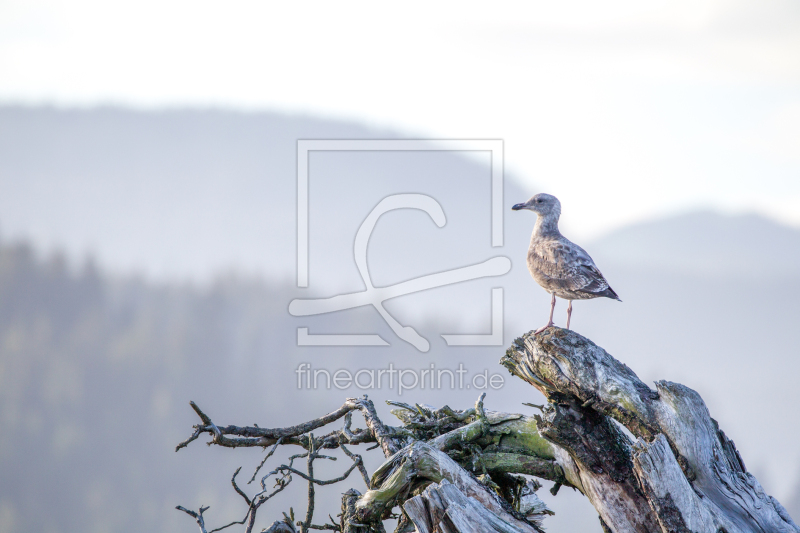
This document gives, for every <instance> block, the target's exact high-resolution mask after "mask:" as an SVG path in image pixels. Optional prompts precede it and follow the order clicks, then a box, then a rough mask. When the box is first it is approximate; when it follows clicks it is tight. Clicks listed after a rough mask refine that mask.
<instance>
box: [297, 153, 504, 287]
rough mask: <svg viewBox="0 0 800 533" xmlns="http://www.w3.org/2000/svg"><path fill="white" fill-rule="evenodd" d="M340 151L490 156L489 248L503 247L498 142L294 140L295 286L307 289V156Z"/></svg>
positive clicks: (501, 181)
mask: <svg viewBox="0 0 800 533" xmlns="http://www.w3.org/2000/svg"><path fill="white" fill-rule="evenodd" d="M314 150H319V151H342V152H366V151H396V152H431V151H452V152H458V151H461V152H463V151H469V152H490V153H491V179H492V199H491V206H492V207H491V210H492V247H493V248H496V247H498V246H503V141H502V139H447V140H444V139H436V140H412V139H298V140H297V286H298V287H299V288H306V287H308V270H309V265H308V261H309V258H308V246H309V244H308V156H309V152H312V151H314Z"/></svg>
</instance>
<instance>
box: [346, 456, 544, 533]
mask: <svg viewBox="0 0 800 533" xmlns="http://www.w3.org/2000/svg"><path fill="white" fill-rule="evenodd" d="M443 480H445V481H447V482H448V483H449V484H451V485H452V487H453V488H454V489H457V490H458V491H460V493H461V494H463V495H464V496H465V497H466V498H469V499H470V501H472V502H474V503H475V504H476V505H479V506H480V507H481V508H483V509H485V510H487V512H488V513H490V514H491V515H492V516H493V517H494V518H492V520H493V521H498V523H500V522H502V523H504V524H507V528H509V529H508V531H524V532H534V531H537V529H536V528H535V527H534V526H533V525H532V524H529V523H527V522H525V521H524V520H523V519H521V518H518V517H516V516H514V515H513V514H512V513H513V510H512V509H510V507H509V505H508V503H507V502H504V501H503V500H502V499H501V498H500V497H499V496H498V495H497V494H495V493H494V492H493V491H491V490H489V489H488V488H487V487H486V486H484V485H482V484H481V483H480V482H479V481H478V480H477V479H475V477H474V476H472V475H470V474H469V472H467V471H466V470H464V469H463V468H462V467H461V466H459V465H458V463H456V462H455V461H453V460H452V459H451V458H450V457H448V456H447V454H445V453H443V452H441V451H439V450H437V449H435V448H433V447H432V446H430V445H428V444H426V443H424V442H419V441H417V442H414V443H412V444H410V445H409V446H406V447H405V448H403V449H402V450H400V451H399V452H398V453H397V454H395V455H394V456H392V457H391V458H389V459H388V460H387V461H386V462H385V463H384V464H383V465H381V466H380V467H378V469H377V470H376V471H375V473H374V474H373V476H372V481H371V486H372V487H374V488H373V489H370V490H369V491H367V492H366V494H364V496H362V497H361V498H360V499H359V500H358V502H357V503H356V515H357V517H358V519H359V520H360V521H363V522H370V521H374V520H375V519H376V518H377V517H380V516H382V515H383V513H384V512H385V511H386V509H387V508H389V509H390V508H391V507H392V506H394V505H397V504H400V503H402V502H404V501H406V500H407V499H409V497H410V495H411V494H412V492H413V491H414V490H415V489H417V488H420V487H424V486H427V485H430V484H431V483H434V484H436V483H440V482H442V481H443ZM442 494H447V495H449V496H450V497H452V498H456V496H454V494H455V493H453V492H452V491H451V489H446V491H445V492H444V493H442ZM453 501H457V503H459V501H458V500H453ZM444 508H445V509H447V508H448V506H447V505H445V507H444ZM406 512H409V511H408V510H406ZM454 513H455V511H454ZM412 519H413V517H412ZM454 519H455V518H454ZM415 523H416V522H415ZM417 527H419V524H417ZM452 527H457V525H456V524H455V523H454V524H452ZM456 531H460V530H458V529H456ZM477 531H480V529H478V530H477ZM489 531H492V530H489ZM497 531H504V530H500V529H498V530H497Z"/></svg>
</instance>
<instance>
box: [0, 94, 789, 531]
mask: <svg viewBox="0 0 800 533" xmlns="http://www.w3.org/2000/svg"><path fill="white" fill-rule="evenodd" d="M399 137H400V134H399V133H398V132H393V131H388V130H375V129H370V128H366V127H363V126H360V125H358V124H357V123H353V122H349V123H347V122H339V121H332V120H323V119H316V118H312V117H308V116H294V115H286V114H276V113H237V112H230V111H218V110H204V111H200V110H175V111H164V112H136V111H130V110H123V109H119V108H103V109H95V110H83V111H80V110H71V111H70V110H56V109H53V108H24V107H4V108H2V109H0V187H2V190H3V195H2V197H0V213H2V230H0V350H2V351H0V354H1V355H2V359H0V361H1V362H2V366H0V395H1V396H0V397H1V398H2V404H1V405H2V410H1V411H0V415H1V416H2V423H3V426H4V427H5V428H6V430H5V431H4V432H3V433H2V437H0V479H2V480H3V483H2V485H0V501H1V502H2V503H0V530H2V531H4V532H5V531H9V532H10V531H24V530H32V529H38V530H43V531H75V530H86V531H98V532H100V531H133V530H143V529H144V530H148V531H187V532H188V531H192V530H193V529H194V528H195V527H196V526H195V525H194V523H193V522H192V521H191V519H189V518H187V517H185V516H184V515H182V513H179V512H177V511H175V510H174V506H175V505H178V504H181V505H184V506H189V507H199V506H200V505H201V504H202V505H211V511H209V513H208V514H207V517H208V520H209V521H210V523H211V524H216V525H220V524H222V523H226V521H228V520H232V519H235V518H239V515H240V514H242V512H243V508H242V504H241V501H239V497H238V496H236V495H235V494H234V493H233V491H232V490H231V489H230V485H229V482H228V481H229V479H230V475H231V474H232V472H233V471H234V470H235V469H236V468H237V467H238V466H243V467H244V468H243V473H247V472H248V471H249V472H251V471H252V469H253V468H255V466H256V465H257V464H258V462H259V460H260V457H261V453H260V450H236V451H231V450H227V449H216V448H207V447H205V446H203V445H202V444H200V443H194V444H193V445H191V446H190V447H189V448H188V449H185V450H182V451H181V452H180V453H178V454H176V453H174V451H173V450H174V446H175V445H176V444H177V443H178V442H180V441H181V440H183V439H185V438H186V437H188V436H189V434H190V433H191V425H192V424H194V423H196V420H195V415H194V413H193V412H192V411H191V409H190V408H189V406H188V401H189V400H194V401H196V402H197V403H198V404H199V405H200V406H201V407H202V408H204V409H205V410H206V412H207V413H209V415H210V416H212V417H213V419H214V420H215V421H216V422H217V423H224V424H228V423H232V424H237V425H246V424H252V423H257V424H259V425H261V426H270V427H277V426H284V425H291V424H294V423H297V422H299V421H301V420H306V419H311V418H315V417H317V416H319V415H321V414H323V413H327V412H329V411H331V410H333V409H335V408H336V407H338V406H339V405H341V403H342V401H343V399H344V398H345V397H347V396H353V395H360V394H362V393H364V392H366V393H368V394H369V395H370V397H371V398H373V399H374V400H375V401H376V404H377V405H378V408H379V410H380V411H381V413H382V415H383V416H384V417H386V418H385V419H386V420H387V421H389V422H390V423H391V420H393V418H392V415H390V414H389V413H388V409H387V406H385V405H384V404H383V401H384V400H403V401H415V402H419V403H428V404H432V405H436V406H440V405H443V404H445V403H447V404H449V405H451V406H454V407H458V408H466V407H467V406H469V405H471V404H472V403H473V402H474V401H475V397H476V395H477V394H476V393H475V392H474V391H469V390H459V389H456V390H452V391H451V390H449V389H446V388H445V390H421V389H417V390H413V391H406V392H405V393H404V395H403V396H402V397H398V395H397V391H396V390H368V391H361V390H359V389H357V388H356V387H351V388H350V389H349V390H346V391H340V390H336V389H335V388H334V389H331V390H326V389H318V390H307V389H303V390H298V388H297V380H296V374H295V369H296V368H297V367H298V365H299V364H300V363H301V362H308V363H310V364H312V365H313V367H315V368H327V369H329V370H330V371H333V370H336V369H339V368H349V369H359V368H373V369H377V368H385V367H386V366H387V365H388V363H389V362H391V363H393V364H394V365H395V367H397V368H414V369H416V368H426V367H427V366H428V365H429V364H430V363H434V364H435V365H436V366H437V367H438V368H456V367H457V364H458V363H463V364H464V366H465V368H467V369H469V370H470V372H471V373H478V372H482V371H483V370H484V369H488V370H489V372H490V373H496V372H501V373H502V374H503V375H504V376H506V377H507V380H506V382H505V385H504V387H503V388H502V389H501V390H499V391H494V390H489V391H488V397H487V403H488V406H489V407H490V408H491V409H497V410H505V411H513V412H528V411H530V409H529V408H527V407H525V406H523V405H522V403H523V402H533V403H537V402H540V401H543V398H542V397H541V396H539V394H538V393H537V392H536V391H535V390H533V389H531V387H529V386H527V385H525V384H524V383H522V382H521V381H520V380H513V379H511V377H510V376H508V374H506V373H505V371H504V370H503V369H501V367H500V366H499V365H498V364H497V362H498V360H499V359H500V357H501V356H502V354H503V352H504V350H505V347H506V346H507V345H508V344H509V343H510V342H511V341H512V340H513V338H514V337H516V336H518V335H520V334H522V333H524V332H525V331H528V330H529V329H532V328H535V327H538V326H540V325H542V324H543V323H544V322H545V321H546V316H547V311H548V303H549V297H548V295H547V294H546V293H545V292H544V291H543V290H541V288H539V287H538V286H537V285H536V284H535V283H534V282H533V280H532V279H530V276H529V274H528V272H527V269H526V266H525V260H524V258H525V253H526V250H527V244H528V240H529V238H530V232H531V229H532V226H533V223H534V218H535V217H534V216H533V215H532V214H531V213H527V212H522V213H519V212H512V211H511V210H510V206H511V205H513V204H514V203H517V202H518V201H520V200H524V199H526V198H527V197H528V196H529V195H530V194H532V192H535V190H536V189H535V190H534V191H532V190H530V187H528V186H522V185H521V184H520V183H519V181H518V179H517V178H515V176H514V175H513V174H509V173H506V176H505V191H504V200H503V205H504V208H505V209H504V227H505V231H504V246H503V247H496V248H492V247H491V240H490V224H489V220H490V218H489V217H490V205H489V190H490V189H489V183H490V167H489V161H488V155H486V154H459V153H457V152H414V153H400V154H398V153H388V152H387V153H383V152H382V153H367V152H353V153H335V152H329V153H320V154H315V153H312V154H311V156H310V157H311V159H310V165H309V168H310V171H309V183H310V195H309V209H310V213H311V218H310V261H309V266H310V283H309V288H307V289H298V288H297V286H296V280H295V272H296V259H295V257H296V245H295V238H296V225H295V221H296V213H295V203H296V179H297V178H296V168H295V165H296V141H297V139H303V138H312V139H313V138H317V139H318V138H333V139H335V138H345V139H352V138H363V139H368V138H399ZM397 192H421V193H427V194H430V195H431V196H433V197H434V198H436V200H437V201H439V202H440V203H441V205H442V206H443V209H444V210H445V214H446V216H447V224H446V225H445V226H444V227H443V228H437V227H436V226H435V225H434V224H433V222H432V221H431V220H429V219H428V216H427V215H426V214H424V213H422V212H419V211H412V210H404V211H395V212H392V213H388V214H386V215H385V216H384V217H383V218H382V219H381V220H380V222H379V223H378V226H377V227H376V229H375V231H374V233H373V235H372V238H371V241H370V247H369V255H368V257H369V267H370V273H371V275H372V278H373V282H374V283H375V285H376V286H383V285H388V284H393V283H396V282H399V281H403V280H406V279H411V278H414V277H417V276H420V275H425V274H429V273H433V272H438V271H442V270H447V269H450V268H455V267H459V266H465V265H468V264H473V263H477V262H480V261H483V260H485V259H487V258H489V257H494V256H497V255H502V256H506V257H509V258H510V259H511V261H512V265H513V266H512V270H511V272H510V273H509V274H507V275H506V276H503V277H500V278H488V279H482V280H476V281H472V282H468V283H462V284H459V285H455V286H448V287H442V288H437V289H432V290H429V291H426V292H423V293H417V294H414V295H407V296H403V297H401V298H397V299H395V300H391V301H388V302H387V308H388V309H389V311H390V312H392V313H393V314H394V316H395V317H396V318H397V319H398V320H399V321H400V322H401V323H402V324H404V325H412V326H413V327H415V328H416V329H418V331H420V333H421V334H423V336H425V337H426V338H428V340H429V341H430V342H431V351H430V352H428V353H426V354H423V353H420V352H418V351H416V350H415V349H414V348H413V347H411V346H409V345H407V344H405V343H404V342H403V341H401V340H399V339H398V338H397V337H396V336H395V335H394V334H393V333H392V332H391V330H389V328H388V327H387V326H386V324H385V323H384V322H383V321H382V320H381V319H380V317H379V316H378V314H377V313H376V312H375V311H374V310H373V309H371V308H358V309H353V310H347V311H341V312H337V313H332V314H329V315H320V316H316V317H302V318H296V317H292V316H290V315H289V313H288V311H287V306H288V303H289V302H290V301H291V300H292V299H293V298H298V297H309V296H310V297H323V296H331V295H333V294H338V293H340V292H344V291H347V292H351V291H359V290H363V284H362V282H361V280H360V278H359V277H358V274H357V270H356V268H355V263H354V260H353V255H352V254H353V252H352V250H353V248H352V246H353V238H354V236H355V232H356V230H357V228H358V226H359V225H360V223H361V222H362V221H363V218H364V217H365V216H366V214H367V213H368V212H369V211H370V210H371V209H372V207H374V205H375V204H376V203H377V201H379V200H380V198H382V197H383V196H385V195H387V194H393V193H397ZM570 217H571V208H570V206H569V205H568V204H566V205H564V212H563V215H562V219H563V220H564V221H565V222H566V221H568V220H569V219H570ZM567 235H568V236H569V233H567ZM581 244H583V245H584V247H585V248H586V249H587V250H588V251H589V252H590V253H591V254H592V255H593V257H594V258H595V260H596V261H597V263H598V265H599V266H600V268H601V269H602V270H603V272H604V273H605V275H606V276H607V278H608V279H609V280H610V282H611V283H612V286H613V287H614V288H615V290H616V291H617V292H618V293H619V294H620V295H621V297H622V299H623V300H624V303H619V302H614V301H611V300H606V299H603V300H593V301H588V302H577V303H576V304H575V312H574V315H573V328H574V329H575V330H576V331H578V332H580V333H581V334H583V335H585V336H587V337H589V338H590V339H592V340H593V341H595V342H596V343H598V344H599V345H601V346H603V347H604V348H605V349H607V350H608V351H609V352H610V353H612V354H613V355H614V356H616V357H617V358H619V359H621V360H622V361H624V362H625V363H626V364H628V365H629V366H630V367H631V368H633V369H634V371H635V372H637V373H638V375H639V376H640V377H642V378H643V379H644V380H645V381H649V382H652V381H653V380H655V379H668V380H673V381H678V382H681V383H684V384H686V385H688V386H690V387H692V388H694V389H696V390H697V391H698V392H700V394H701V395H702V396H703V398H704V399H705V401H706V402H707V404H708V406H709V409H710V411H711V414H712V416H713V417H714V418H716V419H717V420H718V421H719V423H720V425H721V427H722V428H723V429H724V430H725V432H726V434H728V435H729V436H730V437H731V438H732V439H734V441H735V442H736V444H737V446H738V447H739V450H740V452H741V453H742V456H743V457H744V460H745V462H746V464H747V466H748V468H749V469H750V470H751V471H753V472H754V474H755V475H756V476H757V477H758V479H759V480H760V481H761V483H762V484H763V485H764V487H765V489H766V490H767V491H768V492H769V493H770V494H772V495H774V496H776V497H777V498H778V499H779V500H780V501H782V503H784V504H785V505H786V506H787V508H788V509H789V512H790V513H791V514H793V515H795V516H796V515H798V514H800V453H799V452H798V450H797V447H796V445H795V443H796V441H797V439H798V438H800V429H799V428H798V425H797V423H796V420H797V417H796V414H795V412H794V408H793V405H795V404H796V403H797V402H798V401H799V400H800V392H798V391H797V388H796V387H795V386H794V380H795V376H796V375H797V373H798V371H799V370H800V358H798V356H799V355H800V349H798V345H797V334H796V331H797V326H796V324H797V320H798V318H800V303H798V302H800V281H798V279H797V276H796V273H797V271H798V266H800V231H798V230H797V229H795V228H791V227H788V226H782V225H779V224H777V223H775V222H773V221H770V220H768V219H765V218H763V217H761V216H758V215H753V214H749V215H745V214H743V215H736V216H732V215H724V214H719V213H716V212H713V211H692V212H687V213H685V214H681V215H675V216H672V217H669V218H658V219H654V220H650V221H647V222H642V223H639V224H635V225H631V226H627V227H623V228H621V229H619V230H616V231H614V232H611V233H609V234H606V235H605V236H603V237H601V238H598V239H595V240H592V241H589V242H582V243H581ZM754 251H755V253H754ZM765 257H769V258H770V260H769V261H765V260H764V258H765ZM492 287H503V289H504V312H505V324H504V344H503V346H498V347H483V348H476V347H473V348H454V347H447V346H446V345H445V343H444V341H443V340H442V338H441V337H440V336H439V335H440V334H441V333H488V332H489V330H490V320H491V319H490V292H491V288H492ZM564 315H565V305H564V302H559V304H558V305H557V308H556V321H557V323H558V324H560V325H562V326H563V324H564V320H565V316H564ZM297 327H309V331H310V332H311V333H379V334H380V335H381V336H382V337H383V338H384V339H386V340H387V341H388V342H389V343H390V344H391V346H390V347H353V348H346V347H341V348H316V347H298V346H296V335H297V332H296V329H297ZM376 452H377V451H374V452H371V454H368V455H369V456H370V457H371V459H370V460H371V461H372V464H371V468H374V466H376V465H377V464H378V463H379V462H380V454H379V453H376ZM282 453H283V455H280V454H276V458H275V459H273V460H271V461H274V462H275V464H278V461H281V460H282V459H284V458H285V456H287V455H288V453H289V451H286V452H282ZM340 462H341V461H340ZM340 469H341V467H340V466H338V465H332V466H328V467H327V468H326V470H323V474H329V475H330V477H334V476H335V475H338V472H339V470H340ZM248 478H249V474H248ZM360 484H361V482H360V481H358V479H357V478H355V477H353V478H352V479H351V480H348V482H347V483H346V485H347V486H348V487H349V486H355V487H356V488H358V489H360V490H363V487H361V486H360ZM342 487H344V484H343V485H342ZM338 489H339V487H338V486H337V487H335V488H334V487H329V488H328V490H327V491H324V492H323V491H320V492H322V493H323V494H325V495H326V496H325V498H324V499H323V500H322V502H321V505H320V506H319V507H318V508H319V509H322V510H324V511H322V512H323V513H324V512H332V513H334V514H335V510H336V509H337V507H338V499H339V492H341V491H340V490H338ZM304 490H305V489H304V488H303V486H301V484H299V483H297V484H296V486H294V487H292V489H291V490H287V491H286V493H284V494H282V495H281V496H282V497H281V496H279V497H278V498H276V499H275V500H274V501H273V502H271V503H269V504H267V505H266V506H265V510H264V511H262V512H261V513H260V516H261V523H263V525H264V526H265V525H268V524H269V523H270V522H271V521H272V520H274V519H276V518H278V517H279V516H280V512H282V511H285V510H288V507H289V506H294V508H295V509H302V508H304V505H305V504H304V503H303V502H304V501H305V495H304ZM342 490H344V489H342ZM543 492H545V494H544V495H543V496H544V497H547V499H548V503H549V504H550V505H551V506H552V507H553V509H554V510H555V511H556V513H557V514H556V516H555V517H552V519H549V529H550V530H551V531H557V532H558V531H573V530H576V529H579V530H581V531H599V530H600V528H599V523H598V522H597V518H596V513H595V512H594V510H593V509H592V508H591V506H590V505H589V504H588V502H587V501H585V499H583V498H582V497H580V496H579V495H577V494H570V492H569V491H565V490H562V491H561V492H560V493H559V495H558V496H557V497H555V498H553V497H550V495H549V493H546V491H543ZM42 501H47V502H49V503H48V505H47V509H46V510H45V509H43V508H42ZM320 516H324V514H321V515H320Z"/></svg>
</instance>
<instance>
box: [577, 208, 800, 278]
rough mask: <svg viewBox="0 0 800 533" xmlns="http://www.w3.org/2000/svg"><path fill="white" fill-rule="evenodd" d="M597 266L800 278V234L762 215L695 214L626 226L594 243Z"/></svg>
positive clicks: (730, 275) (718, 275)
mask: <svg viewBox="0 0 800 533" xmlns="http://www.w3.org/2000/svg"><path fill="white" fill-rule="evenodd" d="M592 248H593V249H594V250H596V253H597V255H598V257H597V258H596V259H598V261H599V260H600V258H601V257H602V259H603V262H604V263H605V262H608V261H613V262H614V263H617V264H620V265H626V266H628V267H641V268H647V269H655V270H669V271H676V272H683V273H686V274H704V275H708V276H711V277H747V278H753V279H758V278H770V277H775V276H795V275H797V274H798V273H800V230H798V229H797V228H789V227H786V226H784V225H782V224H779V223H777V222H773V221H771V220H768V219H766V218H763V217H761V216H758V215H752V214H750V215H722V214H719V213H713V212H695V213H687V214H684V215H676V216H672V217H668V218H663V219H658V220H653V221H650V222H644V223H639V224H633V225H631V226H627V227H625V228H622V229H620V230H618V231H615V232H613V233H611V234H610V235H607V236H606V237H603V238H601V239H598V240H597V241H595V242H593V243H592Z"/></svg>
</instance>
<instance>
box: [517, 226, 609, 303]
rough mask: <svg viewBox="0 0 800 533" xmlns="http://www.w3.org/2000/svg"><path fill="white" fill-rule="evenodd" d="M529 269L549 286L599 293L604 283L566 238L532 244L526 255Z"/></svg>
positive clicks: (580, 251) (603, 287)
mask: <svg viewBox="0 0 800 533" xmlns="http://www.w3.org/2000/svg"><path fill="white" fill-rule="evenodd" d="M528 261H529V263H531V265H530V266H531V267H532V268H534V269H536V270H537V271H539V272H541V273H542V274H544V275H545V276H547V277H548V278H550V280H551V283H555V284H557V285H559V286H560V287H562V288H564V289H568V290H572V291H582V292H589V293H601V292H603V291H605V290H606V289H608V282H607V281H606V279H605V278H604V277H603V274H602V273H601V272H600V270H599V269H598V268H597V266H596V265H595V264H594V261H592V258H591V257H590V256H589V254H587V253H586V251H585V250H584V249H583V248H581V247H580V246H578V245H577V244H574V243H572V242H570V241H568V240H566V239H563V240H562V239H559V240H548V241H541V242H539V243H536V244H535V245H534V246H532V247H531V249H530V251H529V253H528Z"/></svg>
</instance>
